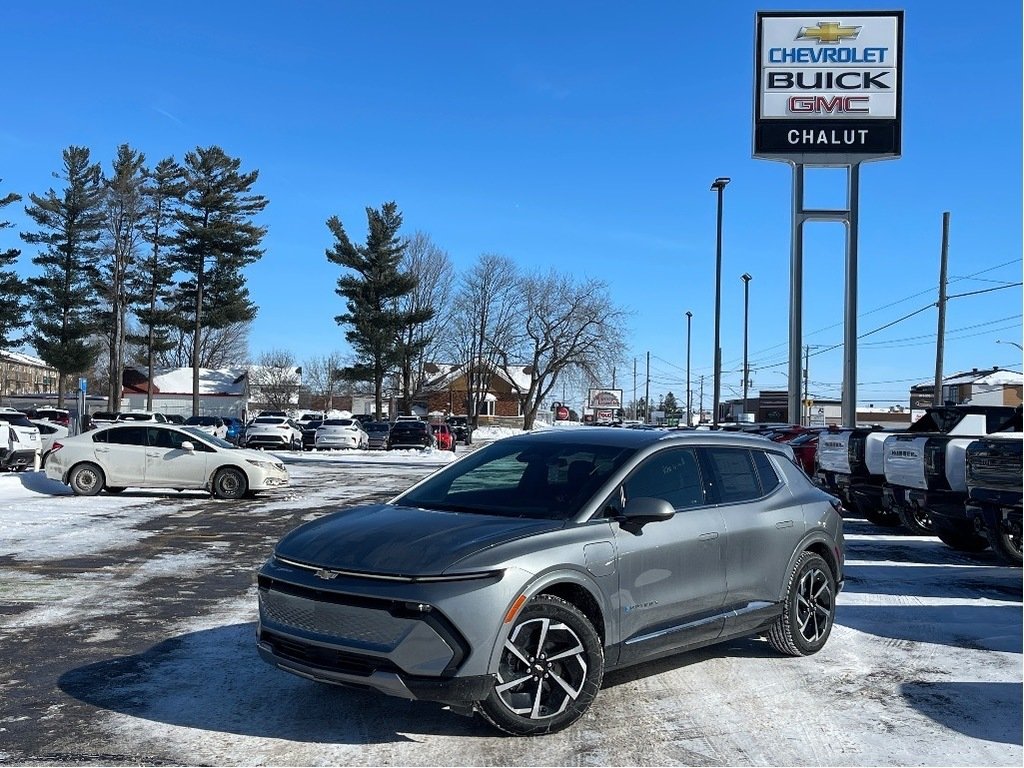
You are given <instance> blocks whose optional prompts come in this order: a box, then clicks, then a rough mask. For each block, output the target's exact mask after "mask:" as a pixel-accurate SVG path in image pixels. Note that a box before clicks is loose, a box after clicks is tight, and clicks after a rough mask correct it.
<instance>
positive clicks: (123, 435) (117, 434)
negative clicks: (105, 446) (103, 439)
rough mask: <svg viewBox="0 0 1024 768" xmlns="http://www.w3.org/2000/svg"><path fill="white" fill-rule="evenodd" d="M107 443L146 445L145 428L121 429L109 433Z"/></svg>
mask: <svg viewBox="0 0 1024 768" xmlns="http://www.w3.org/2000/svg"><path fill="white" fill-rule="evenodd" d="M107 442H108V443H117V444H118V445H145V444H146V428H145V427H120V428H119V429H111V430H108V431H107Z"/></svg>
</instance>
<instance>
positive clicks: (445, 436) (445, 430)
mask: <svg viewBox="0 0 1024 768" xmlns="http://www.w3.org/2000/svg"><path fill="white" fill-rule="evenodd" d="M432 426H433V428H434V437H435V438H436V439H437V447H438V449H439V450H442V451H451V452H452V453H455V433H454V432H453V431H452V428H451V427H449V426H448V425H447V424H434V425H432Z"/></svg>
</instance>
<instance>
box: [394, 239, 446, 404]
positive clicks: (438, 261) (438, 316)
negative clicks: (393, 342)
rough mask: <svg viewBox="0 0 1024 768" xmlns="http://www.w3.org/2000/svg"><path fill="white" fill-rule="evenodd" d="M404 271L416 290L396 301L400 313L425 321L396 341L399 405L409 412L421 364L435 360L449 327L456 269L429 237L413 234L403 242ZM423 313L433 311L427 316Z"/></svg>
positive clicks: (405, 330)
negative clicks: (408, 275)
mask: <svg viewBox="0 0 1024 768" xmlns="http://www.w3.org/2000/svg"><path fill="white" fill-rule="evenodd" d="M401 268H402V270H403V271H406V272H408V273H409V274H411V275H412V276H413V277H415V278H416V286H415V287H414V288H413V289H412V291H410V292H409V293H407V294H405V295H404V296H400V297H399V298H398V300H397V303H398V308H399V311H400V312H402V313H403V314H405V315H406V316H407V317H410V318H418V317H426V318H427V319H426V320H424V321H423V322H418V323H410V324H409V325H407V326H405V327H404V328H402V329H401V338H400V339H399V351H400V360H399V368H400V372H401V390H402V401H403V402H404V403H405V407H406V409H407V410H408V409H409V408H410V407H411V403H412V401H413V400H414V399H415V397H416V396H417V395H419V393H420V391H421V390H422V388H423V384H424V382H425V375H424V373H423V364H424V362H426V361H427V360H430V359H431V358H433V357H436V355H437V353H438V347H439V344H440V343H441V340H442V339H443V338H444V333H445V330H446V329H447V327H448V325H449V324H450V323H451V301H450V297H451V293H452V283H453V281H454V274H455V268H454V267H453V266H452V260H451V259H450V258H449V256H448V253H447V252H446V251H444V250H442V249H441V248H439V247H437V246H436V245H435V244H434V242H433V241H432V240H431V239H430V236H429V235H426V234H424V233H423V232H416V233H415V234H413V235H412V237H410V238H409V239H408V240H406V246H405V253H404V254H403V256H402V266H401ZM425 310H433V313H432V314H429V316H428V313H427V312H426V311H425Z"/></svg>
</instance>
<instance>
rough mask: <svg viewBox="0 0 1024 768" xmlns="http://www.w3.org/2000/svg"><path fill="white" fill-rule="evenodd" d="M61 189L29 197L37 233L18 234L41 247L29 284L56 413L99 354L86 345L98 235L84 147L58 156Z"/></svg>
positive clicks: (97, 202) (95, 172)
mask: <svg viewBox="0 0 1024 768" xmlns="http://www.w3.org/2000/svg"><path fill="white" fill-rule="evenodd" d="M55 175H56V177H57V178H59V179H62V180H63V181H64V182H65V184H66V186H65V188H64V190H63V193H61V194H58V193H57V192H56V191H54V190H53V189H52V188H51V189H49V190H48V191H47V192H46V194H45V195H35V194H31V195H29V200H30V201H31V202H32V204H31V205H29V206H26V207H25V212H26V213H27V214H28V215H29V217H30V218H31V219H32V220H33V221H34V222H35V224H36V226H37V227H38V228H39V229H38V231H36V232H23V233H21V237H22V239H23V240H24V241H25V242H26V243H29V244H30V245H39V246H42V248H43V249H42V250H41V251H40V252H39V253H38V254H37V255H36V256H35V257H33V259H32V263H33V264H35V265H37V266H38V267H40V268H41V269H42V274H41V275H39V276H38V277H34V278H32V279H31V280H30V281H29V285H30V292H31V307H32V313H33V318H34V330H33V332H32V334H31V336H30V340H31V342H32V345H33V346H34V347H35V350H36V353H37V354H38V355H39V356H40V357H41V358H42V359H43V360H44V361H46V363H47V364H48V365H50V366H52V367H53V368H55V369H56V370H57V374H58V378H57V381H58V385H57V386H58V390H57V407H59V408H63V407H64V392H65V389H66V386H65V385H66V383H67V377H68V375H70V374H78V373H81V372H83V371H85V370H87V369H88V368H89V366H90V364H91V363H92V362H93V360H94V359H95V358H96V355H97V353H98V351H99V349H98V346H97V344H96V343H95V342H94V341H91V340H90V334H92V333H93V331H94V330H95V328H96V313H97V309H98V299H97V297H96V292H95V290H94V286H95V285H96V279H97V276H98V269H97V261H98V259H99V247H98V245H97V244H98V243H99V240H100V237H101V236H102V234H103V226H104V221H105V217H104V211H103V176H102V173H101V172H100V166H99V164H97V163H90V162H89V149H88V148H87V147H75V146H71V147H68V148H67V149H65V150H64V172H63V175H60V174H55Z"/></svg>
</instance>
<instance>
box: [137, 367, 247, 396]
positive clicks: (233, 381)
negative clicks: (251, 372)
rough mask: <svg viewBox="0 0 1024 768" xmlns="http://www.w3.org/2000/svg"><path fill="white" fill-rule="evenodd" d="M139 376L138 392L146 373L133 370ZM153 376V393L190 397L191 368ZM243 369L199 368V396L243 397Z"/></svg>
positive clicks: (175, 369)
mask: <svg viewBox="0 0 1024 768" xmlns="http://www.w3.org/2000/svg"><path fill="white" fill-rule="evenodd" d="M134 370H135V371H136V372H138V373H139V375H140V376H141V379H142V382H141V383H140V385H139V387H140V391H145V380H146V371H145V369H141V368H137V367H136V368H134ZM157 371H158V372H154V373H155V375H154V376H153V391H154V392H159V393H160V394H164V395H191V394H192V369H191V368H162V369H157ZM245 374H246V369H245V368H244V367H238V368H200V369H199V394H201V395H238V396H241V395H244V394H245Z"/></svg>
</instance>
